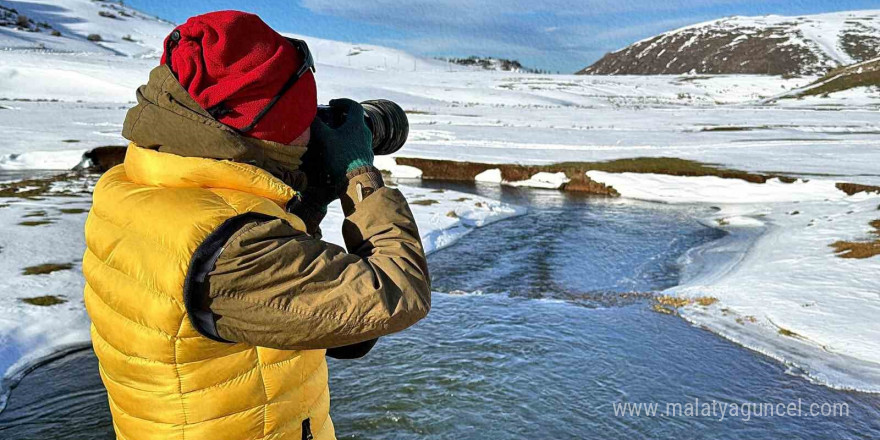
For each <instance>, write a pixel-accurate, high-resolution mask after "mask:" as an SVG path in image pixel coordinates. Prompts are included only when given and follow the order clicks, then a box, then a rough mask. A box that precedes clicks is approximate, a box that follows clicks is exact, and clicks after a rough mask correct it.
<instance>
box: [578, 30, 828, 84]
mask: <svg viewBox="0 0 880 440" xmlns="http://www.w3.org/2000/svg"><path fill="white" fill-rule="evenodd" d="M786 32H787V33H789V34H791V35H786ZM790 36H800V35H799V33H798V32H796V31H793V30H790V29H789V30H786V29H782V28H773V27H771V28H767V29H758V28H748V27H740V28H737V29H723V28H711V27H708V28H691V29H686V30H682V31H679V32H673V33H667V34H662V35H658V36H656V37H654V38H650V39H647V40H644V41H640V42H638V43H635V44H632V45H630V46H628V47H626V48H624V49H621V50H619V51H617V52H614V53H609V54H606V55H605V56H604V57H602V59H600V60H599V61H597V62H596V63H595V64H593V65H591V66H589V67H587V68H585V69H583V70H581V71H579V72H577V74H581V75H658V74H664V75H668V74H685V73H698V74H700V73H702V74H769V75H799V74H815V73H824V70H825V69H824V68H823V67H821V66H822V65H823V62H824V61H826V60H825V59H819V58H818V57H817V55H816V53H814V52H813V51H811V50H809V49H807V48H805V47H802V46H796V45H791V44H788V43H789V41H790V40H789V37H790ZM734 41H737V43H734ZM684 48H686V50H684Z"/></svg>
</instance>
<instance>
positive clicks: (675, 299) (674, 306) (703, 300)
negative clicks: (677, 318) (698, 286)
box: [651, 295, 718, 315]
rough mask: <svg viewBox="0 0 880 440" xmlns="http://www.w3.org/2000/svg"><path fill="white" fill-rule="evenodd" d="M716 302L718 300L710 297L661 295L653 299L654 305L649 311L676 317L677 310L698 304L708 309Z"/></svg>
mask: <svg viewBox="0 0 880 440" xmlns="http://www.w3.org/2000/svg"><path fill="white" fill-rule="evenodd" d="M717 302H718V298H714V297H711V296H701V297H699V298H685V297H679V296H671V295H661V296H655V297H654V305H653V306H652V307H651V310H653V311H655V312H660V313H663V314H666V315H678V309H680V308H682V307H684V306H689V305H691V304H699V305H701V306H703V307H709V306H711V305H712V304H715V303H717Z"/></svg>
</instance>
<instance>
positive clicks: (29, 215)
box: [23, 211, 46, 218]
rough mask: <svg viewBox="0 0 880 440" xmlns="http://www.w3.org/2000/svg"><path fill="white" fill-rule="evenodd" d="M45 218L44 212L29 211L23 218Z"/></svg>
mask: <svg viewBox="0 0 880 440" xmlns="http://www.w3.org/2000/svg"><path fill="white" fill-rule="evenodd" d="M45 216H46V211H31V212H29V213H27V214H25V215H24V216H23V217H24V218H33V217H45Z"/></svg>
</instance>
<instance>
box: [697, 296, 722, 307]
mask: <svg viewBox="0 0 880 440" xmlns="http://www.w3.org/2000/svg"><path fill="white" fill-rule="evenodd" d="M695 301H696V303H697V304H699V305H701V306H703V307H709V306H711V305H712V304H715V303H717V302H718V298H714V297H711V296H703V297H700V298H697V299H696V300H695Z"/></svg>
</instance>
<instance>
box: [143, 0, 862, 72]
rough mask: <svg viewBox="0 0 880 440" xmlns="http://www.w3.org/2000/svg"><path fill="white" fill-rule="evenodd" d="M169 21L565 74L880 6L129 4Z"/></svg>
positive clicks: (390, 0) (465, 0)
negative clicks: (640, 49) (697, 28)
mask: <svg viewBox="0 0 880 440" xmlns="http://www.w3.org/2000/svg"><path fill="white" fill-rule="evenodd" d="M126 4H130V5H132V6H134V7H136V8H138V9H141V10H143V11H145V12H149V13H152V14H154V15H158V16H160V17H163V18H166V19H168V20H171V21H174V22H178V23H180V22H183V21H185V20H186V18H187V17H189V16H191V15H197V14H200V13H204V12H208V11H212V10H219V9H239V10H245V11H250V12H254V13H257V14H259V15H260V16H261V17H262V18H263V19H264V20H265V21H266V22H267V23H269V24H270V25H271V26H273V27H274V28H276V29H278V30H280V31H288V32H294V33H298V34H304V35H312V36H315V37H321V38H328V39H335V40H342V41H349V42H355V43H372V44H379V45H384V46H391V47H395V48H399V49H403V50H406V51H409V52H411V53H416V54H420V55H425V56H468V55H482V56H498V57H504V58H511V59H518V60H520V61H521V62H522V63H523V64H524V65H526V66H532V67H538V68H542V69H550V70H554V71H556V70H558V71H561V72H563V73H570V72H574V71H576V70H579V69H581V68H583V67H585V66H587V65H589V64H591V63H592V62H594V61H596V60H597V59H599V58H600V57H602V55H604V54H605V53H607V52H610V51H613V50H616V49H619V48H621V47H623V46H626V45H627V44H629V43H632V42H634V41H637V40H640V39H642V38H646V37H649V36H651V35H654V34H657V33H660V32H663V31H667V30H670V29H675V28H678V27H681V26H686V25H688V24H692V23H696V22H700V21H706V20H711V19H715V18H720V17H724V16H729V15H763V14H780V15H801V14H814V13H821V12H832V11H843V10H851V9H880V0H543V1H542V0H261V1H253V0H251V1H244V0H186V1H180V0H126Z"/></svg>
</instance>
